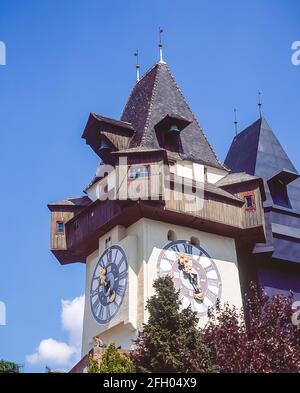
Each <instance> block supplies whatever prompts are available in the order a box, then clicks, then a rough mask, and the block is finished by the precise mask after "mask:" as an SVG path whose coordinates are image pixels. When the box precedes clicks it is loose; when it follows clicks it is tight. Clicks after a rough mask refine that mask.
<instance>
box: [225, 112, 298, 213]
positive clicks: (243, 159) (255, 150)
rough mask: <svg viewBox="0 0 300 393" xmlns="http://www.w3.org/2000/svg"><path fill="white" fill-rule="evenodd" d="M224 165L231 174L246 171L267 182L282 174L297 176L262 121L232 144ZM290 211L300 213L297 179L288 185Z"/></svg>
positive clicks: (261, 119) (270, 131) (270, 130)
mask: <svg viewBox="0 0 300 393" xmlns="http://www.w3.org/2000/svg"><path fill="white" fill-rule="evenodd" d="M225 165H226V166H227V167H229V168H230V169H231V170H232V171H233V172H242V171H245V172H247V173H248V174H250V175H255V176H257V177H260V178H262V179H263V180H264V181H265V188H266V193H267V194H268V186H267V183H266V182H267V181H268V180H269V179H271V178H272V177H273V176H275V175H276V174H278V173H279V172H281V171H283V170H284V171H289V172H293V173H296V174H297V173H298V172H297V170H296V168H295V167H294V165H293V164H292V162H291V160H290V159H289V157H288V155H287V154H286V152H285V151H284V149H283V147H282V146H281V144H280V142H279V141H278V139H277V138H276V136H275V134H274V132H273V130H272V129H271V128H270V126H269V125H268V123H267V121H266V119H265V118H264V117H261V118H260V119H258V120H256V121H255V122H254V123H253V124H251V125H250V126H249V127H248V128H246V129H245V130H244V131H242V132H241V133H239V134H238V135H237V136H236V137H235V138H234V139H233V141H232V144H231V146H230V149H229V152H228V154H227V157H226V159H225ZM288 193H289V198H290V202H291V205H292V207H293V209H295V210H297V211H300V179H297V180H295V181H293V182H292V183H291V184H289V185H288Z"/></svg>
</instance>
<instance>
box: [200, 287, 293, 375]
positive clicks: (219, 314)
mask: <svg viewBox="0 0 300 393" xmlns="http://www.w3.org/2000/svg"><path fill="white" fill-rule="evenodd" d="M292 303H293V296H292V294H291V295H290V296H289V297H284V296H282V295H277V296H274V297H272V298H269V297H268V296H267V295H266V294H265V293H263V292H260V291H258V290H257V288H256V286H255V285H254V284H252V286H251V291H250V296H249V298H248V300H247V308H248V310H249V324H248V326H246V323H245V321H244V315H243V312H242V310H241V311H238V310H237V309H236V308H235V307H230V306H229V305H228V304H225V305H224V306H222V307H221V306H220V304H217V307H216V309H215V311H214V312H212V313H211V314H210V315H209V322H208V324H207V326H206V328H205V329H204V330H203V337H204V341H205V343H206V344H207V345H208V346H209V347H210V348H211V349H212V356H213V361H214V363H215V364H216V365H217V367H218V369H219V371H220V372H227V373H228V372H237V373H245V372H249V373H259V372H261V373H277V372H300V334H299V330H297V327H296V326H294V325H293V324H292V322H291V317H292V312H293V311H292Z"/></svg>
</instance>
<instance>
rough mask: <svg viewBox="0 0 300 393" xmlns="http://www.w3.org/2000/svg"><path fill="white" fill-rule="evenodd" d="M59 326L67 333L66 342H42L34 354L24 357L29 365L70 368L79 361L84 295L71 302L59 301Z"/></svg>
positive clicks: (48, 339) (46, 340)
mask: <svg viewBox="0 0 300 393" xmlns="http://www.w3.org/2000/svg"><path fill="white" fill-rule="evenodd" d="M61 307H62V310H61V324H62V328H63V329H64V330H66V331H67V332H68V336H69V337H68V342H67V343H65V342H59V341H57V340H55V339H53V338H47V339H44V340H42V341H41V342H40V343H39V345H38V347H37V349H36V352H34V353H33V354H31V355H27V356H26V361H27V362H28V363H30V364H34V365H35V364H45V365H49V366H50V367H51V366H52V365H55V366H70V365H72V364H74V363H76V361H78V360H79V359H80V351H81V337H82V325H83V311H84V295H81V296H79V297H76V298H75V299H73V300H61Z"/></svg>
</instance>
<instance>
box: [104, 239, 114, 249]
mask: <svg viewBox="0 0 300 393" xmlns="http://www.w3.org/2000/svg"><path fill="white" fill-rule="evenodd" d="M111 244H112V243H111V237H110V236H109V237H108V238H107V239H105V249H106V248H109V247H110V246H111Z"/></svg>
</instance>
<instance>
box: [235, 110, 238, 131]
mask: <svg viewBox="0 0 300 393" xmlns="http://www.w3.org/2000/svg"><path fill="white" fill-rule="evenodd" d="M234 128H235V136H237V134H238V121H237V110H236V108H234Z"/></svg>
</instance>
